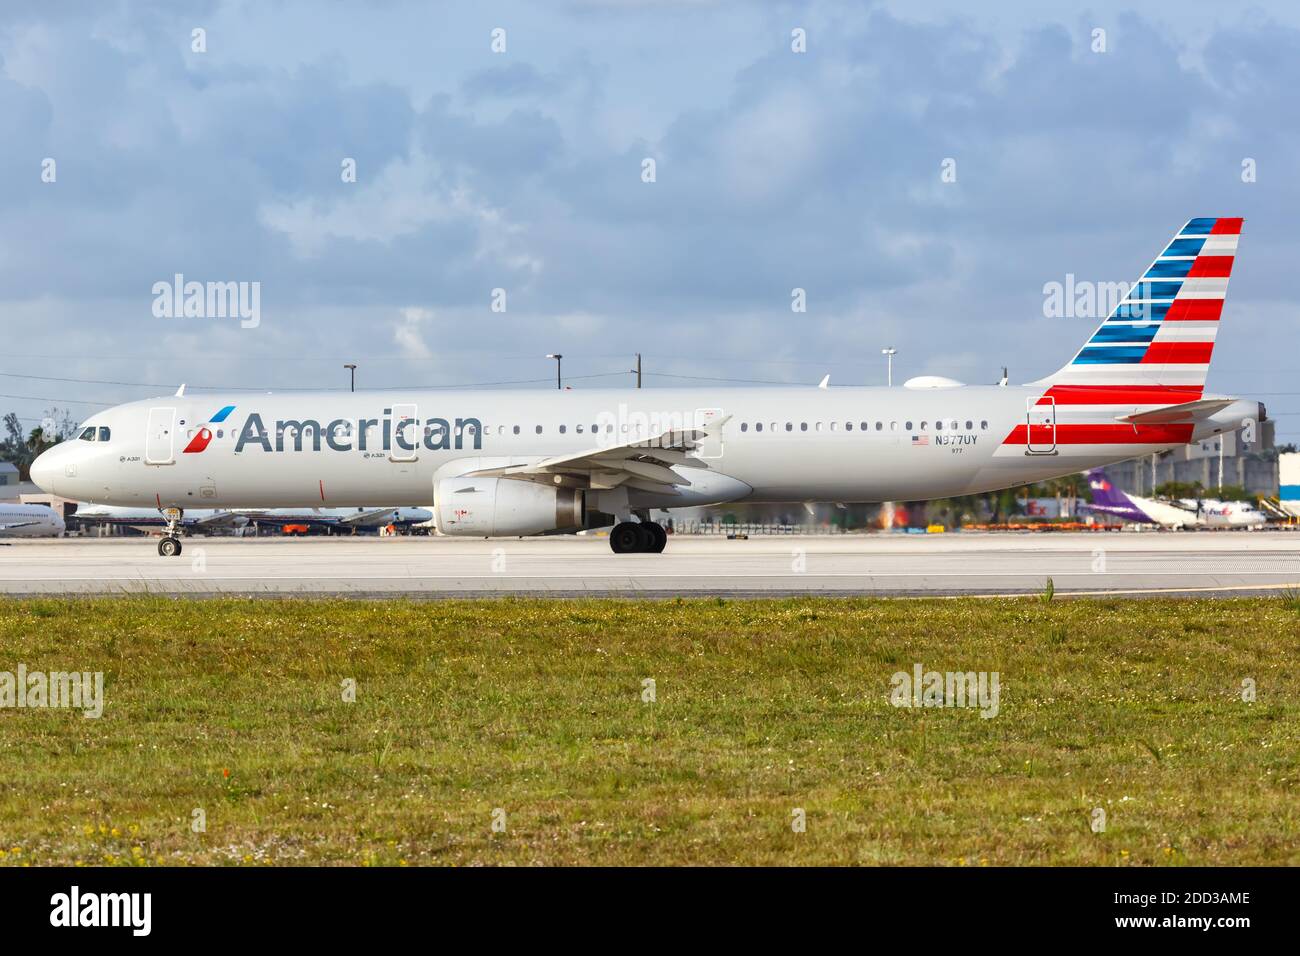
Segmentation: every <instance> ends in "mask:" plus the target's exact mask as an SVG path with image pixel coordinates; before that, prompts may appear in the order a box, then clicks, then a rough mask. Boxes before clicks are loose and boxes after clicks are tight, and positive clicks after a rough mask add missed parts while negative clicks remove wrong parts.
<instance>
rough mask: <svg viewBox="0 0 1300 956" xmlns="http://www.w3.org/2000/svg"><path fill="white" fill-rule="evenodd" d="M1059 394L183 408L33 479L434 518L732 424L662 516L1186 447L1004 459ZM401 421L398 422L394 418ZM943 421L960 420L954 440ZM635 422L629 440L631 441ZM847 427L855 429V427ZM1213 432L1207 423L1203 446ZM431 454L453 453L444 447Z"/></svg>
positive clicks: (575, 396) (139, 421) (63, 491)
mask: <svg viewBox="0 0 1300 956" xmlns="http://www.w3.org/2000/svg"><path fill="white" fill-rule="evenodd" d="M1042 394H1043V387H1042V386H1022V387H1015V386H1010V387H1000V386H961V387H946V388H906V387H895V388H878V387H863V388H859V387H846V388H828V389H820V388H807V387H802V388H798V387H791V388H738V389H709V390H703V389H644V390H641V389H620V390H575V391H568V390H566V391H559V390H556V391H549V392H548V391H540V390H533V391H451V390H425V391H410V392H389V391H370V392H355V393H349V392H344V393H339V392H304V393H296V394H286V395H281V394H258V393H248V392H244V393H225V394H216V395H187V396H184V397H179V396H170V397H166V398H158V399H152V400H147V401H140V402H133V403H130V404H127V405H121V406H117V407H115V408H112V409H109V410H108V411H105V412H102V413H99V414H97V415H95V416H94V417H93V418H91V419H89V420H88V421H87V424H93V425H96V426H107V427H108V428H109V429H110V432H111V438H109V440H107V441H102V442H101V441H82V440H72V441H67V442H63V443H61V444H60V445H58V446H55V447H54V448H53V449H50V450H49V451H47V452H46V453H45V454H43V455H42V456H41V457H40V459H38V461H37V463H36V464H35V465H34V466H33V472H32V473H33V479H34V480H35V481H36V482H37V483H38V484H39V485H40V486H41V487H42V488H44V489H45V490H46V491H49V492H51V493H53V494H58V495H62V496H65V497H69V498H76V499H79V500H82V501H87V502H94V503H102V504H115V505H125V506H145V507H149V506H154V507H158V506H162V507H179V508H213V507H224V508H270V507H311V506H318V507H334V506H360V505H364V504H366V503H367V502H374V501H387V502H393V503H394V504H403V505H427V504H429V503H430V502H431V501H432V497H433V487H432V486H433V480H434V473H435V471H438V470H439V469H440V468H441V469H442V472H441V474H440V476H445V475H447V474H449V473H456V471H457V470H458V469H459V470H462V471H463V470H469V469H470V468H471V467H475V464H474V463H473V462H471V461H470V459H479V460H480V465H479V466H482V467H491V466H495V465H499V464H501V463H502V462H503V461H504V462H507V463H528V462H532V461H536V460H538V459H541V458H545V457H552V456H558V455H567V454H578V453H582V452H584V451H587V450H590V449H592V448H595V447H597V445H598V443H603V444H604V445H605V446H608V445H610V444H619V443H622V442H623V441H625V440H627V439H628V438H630V437H631V436H632V435H635V434H637V432H638V429H646V428H648V429H650V431H651V432H652V431H653V427H654V426H653V423H654V422H655V421H656V420H659V421H664V422H668V421H672V422H674V423H675V424H677V425H678V426H679V427H680V426H681V425H682V424H683V422H682V421H681V419H682V418H683V417H686V418H688V419H689V418H694V417H696V416H697V415H703V416H705V417H707V416H709V415H712V416H713V417H714V418H715V419H717V418H725V419H726V420H725V422H724V424H723V425H722V426H721V428H720V429H719V432H720V434H719V435H718V436H717V437H716V438H713V437H711V438H710V439H709V440H708V441H706V442H705V443H704V447H703V448H701V449H700V452H699V456H700V464H702V465H704V466H707V470H701V469H697V468H684V467H682V466H678V469H677V470H678V471H679V472H680V473H681V474H683V475H685V476H686V477H687V478H688V479H689V480H690V481H691V482H692V484H691V485H690V486H687V487H683V488H681V489H680V490H681V494H680V495H678V496H669V495H664V494H659V493H649V492H638V493H635V494H634V495H633V502H632V503H633V505H634V506H636V507H657V508H663V507H673V506H695V505H699V504H707V503H710V502H720V501H727V500H749V501H769V502H782V501H784V502H809V501H836V502H874V501H892V500H923V499H931V498H939V497H949V496H953V495H960V494H971V493H978V492H983V491H990V490H994V489H999V488H1005V487H1010V486H1012V485H1016V484H1020V483H1023V482H1029V481H1037V480H1043V479H1047V478H1052V477H1056V476H1060V475H1065V474H1070V473H1073V472H1078V471H1081V470H1083V469H1085V468H1089V467H1093V466H1098V465H1105V464H1108V463H1110V462H1114V461H1119V460H1123V459H1127V458H1132V457H1134V456H1136V455H1143V454H1150V453H1152V452H1155V451H1161V450H1164V449H1166V448H1168V447H1172V446H1171V445H1168V444H1161V445H1151V444H1124V445H1098V446H1087V445H1072V446H1061V447H1059V448H1056V449H1050V448H1049V449H1048V451H1047V453H1044V454H1026V453H1025V449H1024V447H1023V446H1020V447H1014V446H1004V445H1003V440H1004V438H1006V437H1007V435H1008V434H1009V433H1010V432H1011V431H1012V429H1013V428H1015V427H1016V426H1017V425H1024V424H1025V421H1026V408H1027V406H1029V407H1032V406H1033V404H1034V402H1035V400H1036V399H1037V397H1038V396H1041V395H1042ZM225 406H234V408H233V410H232V411H230V412H229V413H228V415H227V417H226V418H225V419H224V420H223V421H222V422H220V423H210V419H211V418H212V417H213V416H214V415H216V414H217V413H218V410H220V409H222V408H224V407H225ZM385 409H388V410H391V413H390V414H389V415H387V416H386V415H385ZM159 410H162V411H159ZM393 413H395V414H393ZM251 415H257V416H259V418H260V420H261V423H262V425H263V426H264V428H265V433H266V437H267V441H268V442H269V444H270V446H271V448H272V449H275V447H276V445H277V437H278V436H277V433H276V432H277V425H276V423H277V422H279V421H297V422H302V421H306V420H310V421H314V422H318V423H319V424H320V426H321V428H322V429H323V430H328V429H329V428H330V423H331V422H338V421H342V422H348V423H351V425H352V434H351V435H348V436H346V437H344V438H342V439H338V438H337V436H336V444H339V445H340V446H343V448H344V449H345V450H336V449H333V448H330V447H329V444H328V442H327V440H326V438H325V436H322V439H321V442H320V450H314V441H313V440H312V438H313V436H312V435H311V434H310V429H308V430H307V433H306V434H305V435H304V440H303V447H302V450H295V447H294V440H293V435H292V429H290V431H289V432H288V433H287V434H285V435H283V436H280V437H282V447H283V449H284V450H279V451H277V450H271V451H268V450H266V448H265V446H264V445H262V444H260V443H259V442H258V441H248V440H245V441H244V443H243V446H242V448H240V447H239V444H240V441H239V440H240V436H241V434H245V437H246V438H247V435H246V430H247V429H248V428H249V419H250V416H251ZM401 415H409V416H411V417H413V418H415V419H416V420H418V421H420V422H425V421H427V420H429V419H433V418H436V419H442V420H445V421H446V422H448V423H449V425H450V426H452V427H453V428H454V427H455V424H456V422H457V420H476V421H477V422H479V423H481V426H482V433H481V434H480V435H474V434H472V432H471V431H470V426H466V427H465V428H464V429H463V430H462V434H460V435H459V436H458V437H457V436H451V437H450V438H449V439H448V441H447V442H446V443H448V444H450V445H451V447H448V448H442V447H436V448H432V449H431V448H429V447H427V445H428V444H430V443H429V442H427V441H425V440H422V439H423V438H424V437H425V433H424V428H423V425H421V426H420V427H419V428H418V429H415V430H414V435H413V437H414V439H415V442H414V444H415V445H416V446H417V447H414V448H412V449H403V448H401V447H399V445H398V443H397V442H396V441H394V440H393V436H392V435H391V434H389V436H388V441H387V442H385V440H384V439H385V436H384V432H385V431H386V429H385V420H386V419H388V420H390V427H389V429H387V430H388V431H390V432H391V419H392V418H394V417H400V416H401ZM642 415H644V416H645V417H644V418H641V417H640V416H642ZM656 416H657V419H656ZM362 420H364V421H366V422H368V423H373V424H370V425H369V430H370V431H369V436H368V440H367V442H366V447H365V449H364V450H362V448H361V442H360V441H359V436H358V435H357V433H356V432H357V426H358V422H359V421H362ZM168 421H170V422H171V427H170V429H169V430H165V429H164V428H163V423H166V422H168ZM936 421H941V422H942V423H943V427H942V428H941V429H939V428H936V425H935V423H936ZM629 422H631V423H632V424H631V426H630V430H629V431H627V432H624V431H622V429H623V428H624V427H625V426H627V425H628V423H629ZM864 422H865V423H867V428H866V430H865V431H864V430H863V428H862V424H863V423H864ZM877 422H879V423H880V427H879V428H878V427H877ZM909 422H910V423H911V426H910V428H909V427H908V424H907V423H909ZM760 423H761V425H762V430H761V431H760V430H759V429H758V427H757V426H758V425H759V424H760ZM787 423H789V428H787ZM846 423H851V424H852V429H851V430H849V429H848V428H846ZM922 423H924V427H922ZM954 423H955V424H956V427H955V428H954V427H953V425H954ZM968 423H969V424H968ZM593 424H600V425H601V431H602V433H603V434H601V435H600V436H593V435H592V434H591V427H592V425H593ZM685 424H686V425H688V426H689V425H692V424H694V422H693V421H687V422H685ZM805 424H806V426H807V428H806V430H805V428H804V425H805ZM611 426H612V429H613V431H612V433H611V432H609V431H608V429H609V428H611ZM200 428H208V429H210V431H211V432H212V438H211V440H210V442H209V443H208V445H207V447H206V448H204V449H203V450H202V451H199V452H190V453H186V452H185V450H184V449H185V448H186V447H187V446H188V445H189V444H190V442H191V441H193V438H194V435H195V434H196V432H197V431H198V430H199V429H200ZM561 428H563V429H564V430H563V432H561ZM516 429H517V431H516ZM539 429H540V430H539ZM579 429H581V430H580V431H579ZM1213 430H1216V431H1218V430H1222V428H1215V429H1213ZM164 431H166V434H163V432H164ZM1200 431H1202V429H1201V428H1200V427H1199V426H1198V435H1199V432H1200ZM1204 431H1205V432H1206V433H1208V432H1209V431H1210V429H1209V428H1206V429H1204ZM147 433H149V435H148V438H147V437H146V436H147ZM100 434H102V429H100ZM338 434H342V432H341V429H340V430H339V432H338ZM914 436H916V440H914ZM476 442H477V444H478V446H479V447H477V448H476V447H475V445H476ZM432 444H434V445H440V444H442V442H440V441H438V440H437V439H436V437H435V440H434V441H433V442H432ZM457 444H459V447H457ZM999 449H1001V451H1000V452H999ZM150 460H152V461H154V462H156V463H150ZM458 463H464V467H463V468H462V467H461V465H460V464H458Z"/></svg>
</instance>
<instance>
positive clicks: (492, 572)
mask: <svg viewBox="0 0 1300 956" xmlns="http://www.w3.org/2000/svg"><path fill="white" fill-rule="evenodd" d="M3 544H4V546H0V594H8V595H38V594H43V595H69V594H123V593H151V594H170V595H194V596H210V595H219V594H229V595H281V596H284V595H349V596H355V597H398V596H401V597H408V598H439V597H465V596H491V595H511V594H515V595H520V594H530V595H549V596H575V595H597V596H602V595H603V596H636V597H672V596H676V595H727V596H737V597H745V596H752V597H758V596H782V595H804V594H822V595H835V594H838V595H874V596H922V595H959V594H966V595H1002V594H1028V593H1037V592H1041V591H1042V590H1043V588H1044V587H1045V585H1046V581H1047V579H1048V578H1049V577H1050V578H1052V580H1053V586H1054V588H1055V592H1056V594H1057V595H1058V596H1061V597H1066V596H1070V595H1077V594H1113V595H1149V596H1157V595H1179V594H1187V595H1202V596H1216V595H1218V596H1241V595H1251V594H1265V593H1278V592H1279V591H1282V590H1285V589H1288V588H1296V589H1300V534H1297V533H1288V532H1252V533H1240V532H1238V533H1233V532H1199V533H1168V534H1157V533H1147V534H1127V533H1104V534H1103V533H1077V534H1067V533H1062V534H1055V533H1053V534H1033V533H1023V534H1014V533H1008V534H987V533H949V534H942V535H898V534H877V535H831V536H824V537H808V536H796V537H755V538H751V539H749V540H747V541H746V540H735V541H730V540H727V539H725V538H720V537H714V536H706V537H686V536H676V537H673V538H670V539H669V543H668V548H667V550H666V551H665V553H663V554H661V555H614V554H612V553H611V552H610V550H609V546H608V544H607V542H606V541H605V539H604V538H603V537H595V536H590V537H587V536H578V537H571V536H564V537H553V538H530V539H522V540H521V539H496V540H490V541H483V540H465V539H451V538H432V537H429V538H351V537H347V538H302V539H273V538H257V539H253V538H224V537H223V538H186V539H185V550H184V553H183V554H182V555H181V556H180V557H179V558H162V557H159V555H158V553H157V551H156V549H155V544H156V542H155V540H154V539H152V538H106V539H99V538H68V539H42V540H12V541H7V542H4V543H3Z"/></svg>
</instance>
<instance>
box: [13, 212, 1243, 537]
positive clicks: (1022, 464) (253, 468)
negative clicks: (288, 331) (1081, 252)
mask: <svg viewBox="0 0 1300 956" xmlns="http://www.w3.org/2000/svg"><path fill="white" fill-rule="evenodd" d="M1240 231H1241V220H1240V219H1226V218H1220V219H1214V218H1202V219H1192V220H1190V221H1189V222H1188V223H1187V224H1186V225H1185V226H1183V227H1182V228H1181V229H1179V230H1178V233H1177V234H1176V235H1175V236H1174V238H1173V240H1172V241H1171V242H1170V243H1168V244H1167V245H1166V246H1165V247H1164V250H1163V251H1162V252H1161V253H1160V255H1159V256H1158V257H1157V259H1156V260H1155V262H1154V263H1152V265H1151V266H1150V268H1148V269H1147V270H1146V271H1145V272H1144V273H1143V274H1142V277H1141V279H1140V280H1139V281H1138V282H1137V283H1136V284H1135V285H1134V286H1133V288H1132V289H1131V290H1130V291H1129V293H1128V295H1127V297H1126V298H1125V299H1124V301H1123V302H1122V303H1121V304H1120V305H1119V306H1117V307H1116V308H1115V310H1114V311H1113V312H1112V313H1111V315H1110V316H1109V317H1108V318H1107V319H1106V321H1104V322H1102V323H1101V326H1100V327H1099V328H1098V329H1097V330H1096V332H1095V333H1094V334H1093V335H1092V336H1091V337H1090V338H1089V339H1088V341H1087V342H1086V343H1084V345H1083V347H1082V348H1081V349H1080V350H1079V351H1078V353H1077V354H1076V355H1075V356H1074V358H1073V359H1071V361H1070V362H1069V363H1068V364H1066V365H1065V366H1064V367H1063V368H1061V369H1060V370H1059V371H1057V372H1054V373H1053V374H1051V375H1049V376H1047V377H1046V378H1043V379H1039V380H1038V381H1036V382H1032V383H1030V384H1028V385H1023V386H1020V387H1014V386H1007V385H1005V384H1001V385H990V386H963V385H962V384H961V383H959V382H954V381H952V380H951V379H944V378H938V377H933V376H925V377H922V378H919V379H912V380H911V381H909V382H907V383H905V384H904V385H903V387H901V388H879V387H868V388H834V389H832V388H826V387H818V388H811V387H810V388H761V389H760V388H738V389H725V390H720V389H645V390H634V389H627V390H592V391H585V390H580V391H570V390H556V391H499V392H498V391H492V392H484V391H443V390H427V391H369V392H365V391H362V392H342V393H339V392H307V393H295V394H290V395H260V394H258V395H252V394H249V393H239V394H226V395H215V396H203V397H191V396H186V395H185V394H184V392H185V389H184V386H182V387H181V389H180V390H179V391H178V392H177V393H176V395H175V396H172V397H169V398H163V399H152V400H146V401H139V402H131V403H129V404H126V405H119V406H117V407H116V408H112V409H109V410H107V411H104V412H101V413H99V414H97V415H95V416H94V417H92V418H91V419H89V420H88V421H87V422H86V425H85V429H84V430H83V431H82V433H81V435H80V440H78V441H68V442H63V443H61V444H59V445H57V446H55V447H54V448H51V449H49V450H48V451H46V452H45V453H44V454H42V455H41V456H40V457H39V458H38V459H37V460H36V462H35V463H34V464H33V466H32V479H33V480H34V481H35V482H36V483H37V484H38V485H40V486H41V487H42V488H44V489H45V490H47V491H49V492H51V493H55V494H61V495H65V496H70V497H76V498H79V499H82V500H86V501H93V502H106V503H112V504H120V505H129V506H141V505H153V506H155V507H157V508H158V509H159V510H160V511H163V512H165V513H166V515H167V516H168V520H169V529H170V530H171V531H172V532H173V533H172V534H169V535H168V536H167V537H164V538H163V539H162V540H161V541H160V542H159V546H158V550H159V553H160V554H163V555H174V554H179V553H180V541H179V539H178V538H176V537H175V534H174V531H175V529H176V528H178V527H179V522H180V520H181V516H182V512H183V511H184V509H187V508H192V507H195V506H200V505H201V506H203V507H216V506H221V507H238V508H252V507H302V506H305V505H309V504H312V503H318V504H320V505H323V506H340V505H353V506H355V505H360V504H362V503H364V502H366V501H374V500H375V499H376V498H380V499H388V500H390V501H421V500H429V499H430V498H431V499H432V501H433V511H434V520H435V523H436V527H437V530H438V531H439V532H440V533H442V534H446V535H464V536H474V537H491V536H518V535H535V534H550V533H555V532H565V531H574V530H578V529H581V528H590V527H603V526H606V525H610V524H615V522H617V523H616V524H615V527H614V528H613V530H612V531H611V533H610V546H611V548H612V549H613V550H614V551H615V552H616V553H626V552H636V551H640V552H645V551H656V552H657V551H662V550H663V548H664V544H665V542H666V540H667V536H666V534H665V532H664V529H663V528H662V527H661V526H660V525H658V524H655V523H653V522H650V521H649V513H650V509H652V508H669V509H670V508H678V507H695V506H699V505H711V504H718V503H722V502H731V501H739V500H742V499H744V500H747V501H757V502H809V501H837V502H850V501H854V502H857V501H890V500H911V499H926V498H941V497H950V496H955V495H965V494H975V493H979V492H984V491H991V490H995V489H999V488H1006V487H1010V486H1013V485H1018V484H1023V483H1026V482H1031V481H1041V480H1045V479H1049V478H1054V477H1058V476H1061V475H1066V474H1072V473H1075V472H1079V471H1083V470H1085V469H1087V468H1091V467H1095V466H1098V465H1104V464H1107V463H1109V462H1114V461H1121V460H1123V459H1126V458H1132V457H1134V456H1137V455H1148V454H1151V453H1153V452H1157V451H1163V450H1166V449H1169V448H1173V447H1176V446H1178V445H1183V444H1186V443H1187V442H1189V441H1193V440H1198V439H1201V438H1205V437H1207V436H1210V435H1215V434H1219V433H1221V432H1225V431H1229V430H1233V429H1236V428H1240V427H1242V426H1243V425H1245V424H1247V423H1249V422H1252V421H1261V420H1263V417H1264V408H1263V406H1262V405H1260V404H1259V403H1257V402H1253V401H1246V400H1239V399H1235V398H1231V397H1227V396H1209V395H1205V394H1204V387H1205V377H1206V371H1207V369H1208V367H1209V361H1210V355H1211V351H1212V349H1213V347H1214V339H1215V333H1216V331H1217V329H1218V325H1219V318H1220V313H1221V310H1222V308H1223V301H1224V294H1225V292H1226V289H1227V283H1228V274H1229V272H1230V271H1231V268H1232V261H1233V257H1234V255H1235V253H1236V249H1237V240H1238V235H1239V233H1240ZM824 385H825V383H824V382H823V386H824ZM634 519H640V520H639V522H638V521H637V520H634Z"/></svg>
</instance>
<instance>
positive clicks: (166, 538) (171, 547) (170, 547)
mask: <svg viewBox="0 0 1300 956" xmlns="http://www.w3.org/2000/svg"><path fill="white" fill-rule="evenodd" d="M183 513H184V512H182V511H181V509H180V508H163V509H162V514H163V517H164V518H166V519H167V530H166V532H165V533H164V534H163V536H162V537H161V538H160V539H159V540H158V554H159V555H161V556H162V557H164V558H174V557H176V556H178V555H179V554H180V553H181V537H180V530H181V516H182V514H183Z"/></svg>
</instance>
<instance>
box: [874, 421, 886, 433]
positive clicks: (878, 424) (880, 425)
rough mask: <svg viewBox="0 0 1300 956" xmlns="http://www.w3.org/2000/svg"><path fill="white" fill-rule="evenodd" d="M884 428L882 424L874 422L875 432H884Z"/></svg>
mask: <svg viewBox="0 0 1300 956" xmlns="http://www.w3.org/2000/svg"><path fill="white" fill-rule="evenodd" d="M884 428H885V423H884V422H876V431H884Z"/></svg>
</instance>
